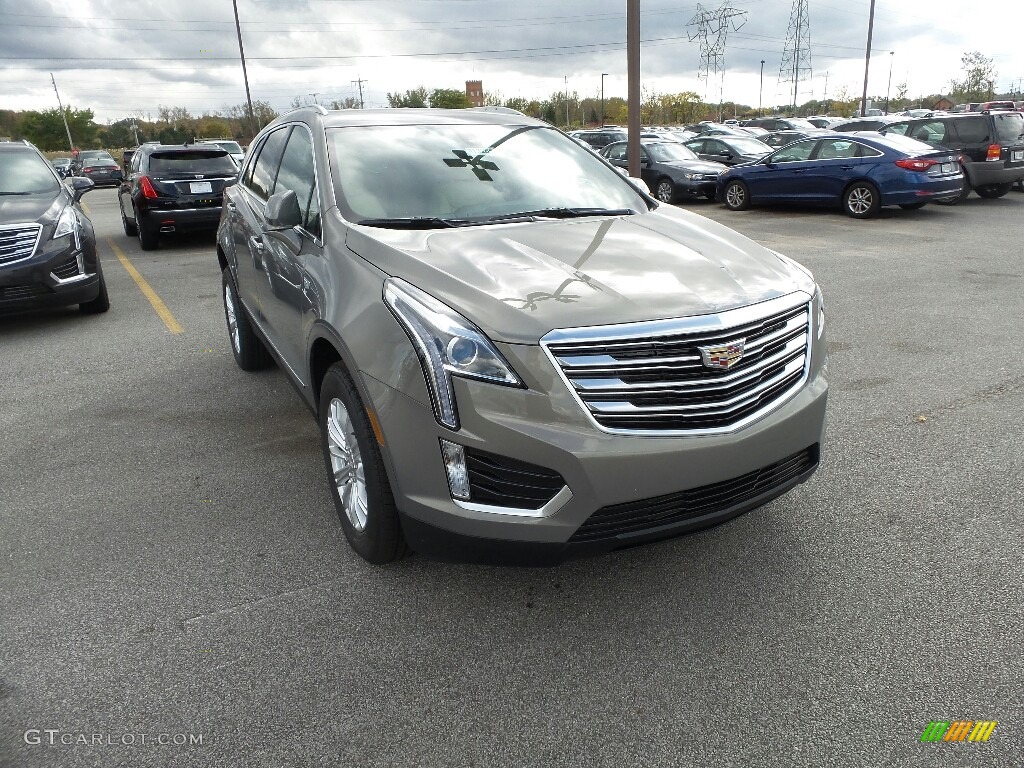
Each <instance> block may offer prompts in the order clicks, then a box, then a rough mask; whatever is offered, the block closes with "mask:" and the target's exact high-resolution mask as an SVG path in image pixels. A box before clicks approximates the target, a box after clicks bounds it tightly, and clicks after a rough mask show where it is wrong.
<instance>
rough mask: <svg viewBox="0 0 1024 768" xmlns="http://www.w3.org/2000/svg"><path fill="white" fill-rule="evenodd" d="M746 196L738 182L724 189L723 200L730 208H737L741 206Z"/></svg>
mask: <svg viewBox="0 0 1024 768" xmlns="http://www.w3.org/2000/svg"><path fill="white" fill-rule="evenodd" d="M746 197H747V194H746V192H745V191H744V190H743V187H742V186H740V185H739V184H733V185H731V186H730V187H729V188H728V189H727V190H725V202H727V203H728V204H729V207H730V208H739V207H740V206H742V205H743V201H744V200H746Z"/></svg>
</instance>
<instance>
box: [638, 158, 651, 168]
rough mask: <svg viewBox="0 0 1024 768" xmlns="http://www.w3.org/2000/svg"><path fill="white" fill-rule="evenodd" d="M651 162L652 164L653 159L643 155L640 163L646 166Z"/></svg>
mask: <svg viewBox="0 0 1024 768" xmlns="http://www.w3.org/2000/svg"><path fill="white" fill-rule="evenodd" d="M650 164H651V161H650V160H648V159H647V158H646V157H641V158H640V165H642V166H644V167H645V168H646V167H647V166H648V165H650Z"/></svg>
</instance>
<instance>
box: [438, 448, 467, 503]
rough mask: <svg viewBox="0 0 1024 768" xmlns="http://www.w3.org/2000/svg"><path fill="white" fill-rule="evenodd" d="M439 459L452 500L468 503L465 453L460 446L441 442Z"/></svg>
mask: <svg viewBox="0 0 1024 768" xmlns="http://www.w3.org/2000/svg"><path fill="white" fill-rule="evenodd" d="M441 458H442V459H443V460H444V471H445V472H446V473H447V474H448V489H449V490H450V491H451V492H452V498H453V499H458V500H459V501H469V471H468V470H467V469H466V452H465V451H464V450H462V446H461V445H456V444H455V443H450V442H448V441H447V440H442V441H441Z"/></svg>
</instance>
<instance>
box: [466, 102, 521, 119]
mask: <svg viewBox="0 0 1024 768" xmlns="http://www.w3.org/2000/svg"><path fill="white" fill-rule="evenodd" d="M466 109H471V110H474V111H476V112H499V113H501V114H503V115H522V116H523V117H526V115H525V114H523V113H522V112H520V111H519V110H518V109H512V107H499V106H496V105H495V106H484V107H466Z"/></svg>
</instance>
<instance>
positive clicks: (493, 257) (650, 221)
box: [347, 206, 813, 344]
mask: <svg viewBox="0 0 1024 768" xmlns="http://www.w3.org/2000/svg"><path fill="white" fill-rule="evenodd" d="M347 245H348V247H349V248H350V249H351V250H352V251H354V252H355V253H357V254H358V255H360V256H362V257H363V258H365V259H366V260H367V261H369V262H371V263H373V264H374V265H375V266H377V267H378V268H379V269H381V270H383V271H384V272H386V273H387V274H389V275H392V276H396V277H401V278H403V279H405V280H407V281H409V282H410V283H412V284H413V285H416V286H417V287H419V288H421V289H422V290H424V291H426V292H427V293H429V294H431V295H433V296H435V297H437V298H438V299H440V300H441V301H443V302H445V303H446V304H448V305H449V306H451V307H452V308H453V309H455V310H457V311H458V312H460V313H462V314H463V315H465V316H466V317H467V318H468V319H469V320H471V321H472V322H474V323H476V324H477V325H478V326H480V328H481V329H482V330H483V331H484V332H485V333H487V335H488V336H490V337H491V338H492V339H494V340H496V341H505V342H510V343H522V344H536V343H537V342H538V340H539V339H540V338H541V337H542V336H543V335H544V334H546V333H547V332H548V331H550V330H552V329H555V328H574V327H580V326H592V325H607V324H612V323H628V322H638V321H643V320H660V319H664V318H673V317H686V316H690V315H701V314H708V313H712V312H719V311H722V310H726V309H733V308H735V307H739V306H744V305H747V304H753V303H756V302H760V301H765V300H767V299H771V298H774V297H776V296H782V295H785V294H788V293H792V292H793V291H795V290H801V289H802V290H805V291H807V292H808V293H809V294H812V293H813V282H812V281H811V280H810V278H809V277H808V276H807V275H806V274H804V273H801V272H799V271H798V270H796V269H794V268H792V267H789V266H788V265H786V264H784V263H783V262H782V261H781V260H780V259H778V258H777V257H776V256H775V255H774V254H773V253H772V252H770V251H768V250H767V249H765V248H763V247H762V246H760V245H758V244H757V243H755V242H753V241H752V240H748V239H747V238H745V237H743V236H742V235H740V234H738V233H736V232H734V231H732V230H731V229H728V228H727V227H724V226H722V225H720V224H717V223H716V222H713V221H710V220H708V219H705V218H704V217H702V216H698V215H695V214H690V213H686V212H683V211H680V210H678V209H675V208H671V207H669V206H663V207H661V208H659V209H657V210H655V211H650V212H647V213H644V214H638V215H633V216H619V217H595V218H585V219H570V220H558V221H550V222H547V221H545V222H535V223H530V222H527V223H519V224H503V225H491V226H480V227H466V228H460V229H444V230H426V231H423V230H419V231H409V230H389V229H380V228H372V227H353V228H351V229H350V230H349V232H348V235H347Z"/></svg>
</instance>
